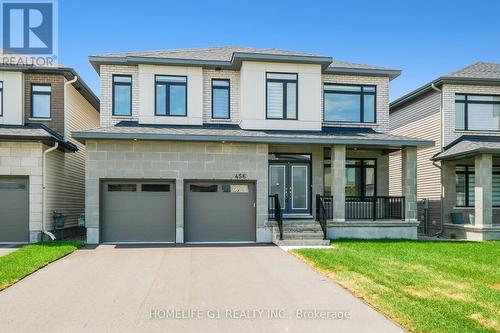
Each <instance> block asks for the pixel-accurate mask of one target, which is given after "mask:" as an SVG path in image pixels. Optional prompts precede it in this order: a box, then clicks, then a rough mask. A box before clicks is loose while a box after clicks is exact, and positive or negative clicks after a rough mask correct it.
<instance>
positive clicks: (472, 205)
mask: <svg viewBox="0 0 500 333" xmlns="http://www.w3.org/2000/svg"><path fill="white" fill-rule="evenodd" d="M390 126H391V133H392V134H395V135H400V134H404V135H411V136H414V137H418V138H421V139H427V140H433V141H435V142H436V146H435V147H431V148H426V149H422V150H421V151H419V153H418V170H419V172H418V183H417V184H418V185H417V186H418V197H419V198H421V199H427V207H422V208H423V211H424V212H426V213H425V214H423V221H424V222H426V225H425V228H424V229H426V231H427V232H428V233H429V234H430V235H436V234H437V235H442V236H444V237H449V238H464V239H474V240H488V239H500V64H495V63H486V62H477V63H474V64H472V65H470V66H467V67H465V68H462V69H460V70H458V71H456V72H453V73H451V74H448V75H446V76H443V77H440V78H438V79H436V80H434V81H432V82H430V83H428V84H426V85H424V86H422V87H420V88H418V89H416V90H414V91H412V92H410V93H409V94H407V95H405V96H403V97H401V98H399V99H397V100H396V101H394V102H392V103H391V105H390ZM391 158H392V159H393V160H392V161H391V173H392V172H394V173H395V174H396V173H397V172H398V170H399V166H400V164H399V157H398V156H397V154H395V155H394V156H393V157H391ZM392 180H394V183H391V185H392V186H391V190H392V191H393V192H391V194H393V195H397V194H398V193H400V192H399V188H398V184H397V179H396V178H392Z"/></svg>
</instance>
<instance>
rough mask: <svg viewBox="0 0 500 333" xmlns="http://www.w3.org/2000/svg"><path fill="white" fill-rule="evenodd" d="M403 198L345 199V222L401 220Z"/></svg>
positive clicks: (403, 216)
mask: <svg viewBox="0 0 500 333" xmlns="http://www.w3.org/2000/svg"><path fill="white" fill-rule="evenodd" d="M404 206H405V198H404V197H387V196H383V197H364V198H361V197H346V198H345V218H346V220H387V219H393V220H403V219H404V218H405V215H404V214H405V207H404Z"/></svg>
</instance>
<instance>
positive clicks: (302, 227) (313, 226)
mask: <svg viewBox="0 0 500 333" xmlns="http://www.w3.org/2000/svg"><path fill="white" fill-rule="evenodd" d="M273 243H275V244H276V245H279V246H324V245H330V241H329V240H324V239H323V230H322V229H321V226H320V224H319V223H318V222H317V221H315V220H285V221H283V239H282V240H280V239H279V228H278V227H274V228H273Z"/></svg>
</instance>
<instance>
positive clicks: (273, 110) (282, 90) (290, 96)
mask: <svg viewBox="0 0 500 333" xmlns="http://www.w3.org/2000/svg"><path fill="white" fill-rule="evenodd" d="M297 109H298V84H297V74H290V73H266V117H267V118H268V119H294V120H296V119H297Z"/></svg>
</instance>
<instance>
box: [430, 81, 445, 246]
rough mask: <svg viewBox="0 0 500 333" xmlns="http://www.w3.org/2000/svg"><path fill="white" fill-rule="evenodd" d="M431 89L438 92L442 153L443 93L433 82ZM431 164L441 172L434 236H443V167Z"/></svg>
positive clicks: (441, 148) (441, 147)
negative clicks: (437, 214) (438, 213)
mask: <svg viewBox="0 0 500 333" xmlns="http://www.w3.org/2000/svg"><path fill="white" fill-rule="evenodd" d="M431 88H432V89H434V90H435V91H437V92H439V114H440V115H441V127H440V135H441V142H440V143H439V145H440V147H439V148H440V150H441V152H443V143H444V113H443V92H442V90H441V89H439V88H437V87H436V86H435V85H434V82H433V83H431ZM432 164H433V165H434V166H436V167H438V168H439V169H440V170H441V172H439V175H440V178H441V188H440V190H441V193H440V197H441V200H440V201H439V209H440V217H441V224H440V228H439V232H438V233H436V234H435V235H434V236H437V237H439V236H441V235H442V234H443V231H444V205H443V201H444V188H443V187H444V186H443V166H442V163H441V165H440V166H437V165H436V163H435V161H434V162H432Z"/></svg>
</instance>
